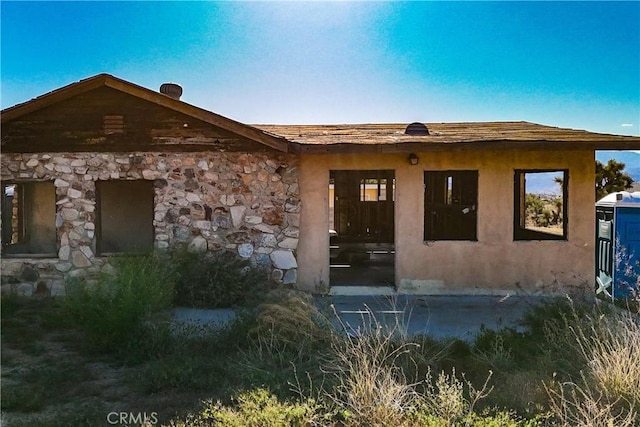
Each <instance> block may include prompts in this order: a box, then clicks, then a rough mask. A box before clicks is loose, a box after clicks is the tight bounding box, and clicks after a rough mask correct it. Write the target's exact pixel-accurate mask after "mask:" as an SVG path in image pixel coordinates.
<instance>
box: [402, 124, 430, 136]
mask: <svg viewBox="0 0 640 427" xmlns="http://www.w3.org/2000/svg"><path fill="white" fill-rule="evenodd" d="M404 133H405V135H429V129H427V126H426V125H425V124H424V123H420V122H413V123H411V124H410V125H409V126H407V128H406V129H405V130H404Z"/></svg>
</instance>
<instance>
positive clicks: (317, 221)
mask: <svg viewBox="0 0 640 427" xmlns="http://www.w3.org/2000/svg"><path fill="white" fill-rule="evenodd" d="M419 157H420V163H419V165H417V166H410V165H409V164H408V161H407V155H406V154H387V155H382V154H381V155H376V154H370V155H364V154H358V155H331V156H330V155H303V156H302V157H301V165H300V177H299V180H300V181H299V182H300V194H301V198H302V199H303V200H304V204H303V206H302V211H301V219H300V221H301V222H300V241H299V245H298V261H299V264H300V267H299V270H298V286H299V287H300V288H303V289H307V290H311V291H322V290H326V289H327V287H328V286H329V285H330V283H329V250H328V246H329V237H328V233H327V230H328V228H329V218H328V182H329V171H330V170H346V169H394V170H395V173H396V202H395V230H396V233H395V246H396V286H397V287H398V290H399V291H400V292H408V293H411V292H416V293H425V294H430V293H431V294H433V293H436V294H437V293H494V292H495V293H502V292H518V291H525V292H533V291H541V292H547V293H555V292H565V291H573V292H575V291H576V290H586V291H590V290H591V288H590V287H591V283H592V276H593V269H594V247H593V233H594V227H595V222H594V221H595V220H594V208H593V206H594V199H595V194H594V193H595V192H594V179H595V178H594V174H595V167H594V154H593V152H592V151H566V152H554V151H539V152H536V151H516V150H504V151H459V152H429V153H421V154H419ZM455 169H470V170H478V171H479V176H478V212H477V213H478V225H477V231H478V233H477V237H478V241H474V242H471V241H436V242H429V243H428V244H427V243H424V242H423V218H424V189H423V181H424V171H426V170H455ZM514 169H568V170H569V182H568V232H567V238H568V239H567V240H566V241H514V239H513V215H514V200H513V199H514V191H513V185H514V180H513V177H514Z"/></svg>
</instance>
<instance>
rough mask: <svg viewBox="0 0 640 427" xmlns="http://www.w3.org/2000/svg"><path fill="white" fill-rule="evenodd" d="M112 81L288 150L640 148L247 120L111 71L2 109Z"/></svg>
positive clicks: (532, 127)
mask: <svg viewBox="0 0 640 427" xmlns="http://www.w3.org/2000/svg"><path fill="white" fill-rule="evenodd" d="M103 86H106V87H110V88H113V89H116V90H119V91H122V92H124V93H127V94H130V95H132V96H135V97H138V98H140V99H143V100H146V101H149V102H153V103H155V104H157V105H160V106H162V107H165V108H169V109H172V110H175V111H178V112H180V113H183V114H186V115H189V116H191V117H194V118H196V119H199V120H202V121H204V122H207V123H209V124H212V125H214V126H218V127H220V128H222V129H225V130H227V131H229V132H231V133H233V134H236V135H239V136H241V137H244V138H248V139H250V140H253V141H255V142H258V143H261V144H263V145H265V146H268V147H271V148H274V149H276V150H278V151H281V152H289V153H303V154H304V153H308V154H314V153H318V154H320V153H394V152H395V153H405V152H414V151H415V152H421V151H440V150H452V151H458V150H477V149H542V150H558V149H563V150H567V149H569V150H572V149H573V150H580V149H588V150H596V149H598V150H603V149H610V150H616V149H620V150H625V149H640V137H637V136H623V135H609V134H601V133H594V132H588V131H584V130H575V129H564V128H557V127H552V126H544V125H539V124H535V123H530V122H469V123H425V124H426V125H427V127H428V128H429V132H430V135H420V136H418V135H406V134H404V130H405V128H406V124H343V125H246V124H243V123H240V122H237V121H235V120H232V119H229V118H226V117H223V116H220V115H218V114H216V113H213V112H211V111H207V110H204V109H202V108H199V107H196V106H194V105H191V104H187V103H186V102H183V101H180V100H176V99H173V98H170V97H168V96H166V95H163V94H161V93H159V92H156V91H153V90H150V89H146V88H144V87H142V86H138V85H136V84H133V83H130V82H128V81H125V80H122V79H119V78H117V77H114V76H112V75H109V74H98V75H96V76H93V77H90V78H87V79H85V80H81V81H79V82H76V83H72V84H70V85H67V86H64V87H62V88H60V89H56V90H54V91H52V92H49V93H46V94H44V95H41V96H39V97H37V98H34V99H32V100H30V101H27V102H24V103H21V104H17V105H15V106H13V107H9V108H7V109H5V110H3V111H2V112H1V116H0V119H1V122H2V123H6V122H9V121H11V120H13V119H15V118H19V117H21V116H23V115H25V114H29V113H31V112H34V111H37V110H39V109H42V108H44V107H47V106H50V105H53V104H55V103H57V102H60V101H63V100H66V99H69V98H71V97H73V96H76V95H79V94H82V93H85V92H88V91H91V90H93V89H96V88H99V87H103Z"/></svg>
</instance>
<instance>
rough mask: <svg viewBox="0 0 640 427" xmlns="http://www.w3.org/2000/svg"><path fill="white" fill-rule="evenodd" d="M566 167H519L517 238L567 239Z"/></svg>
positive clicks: (515, 218) (516, 174)
mask: <svg viewBox="0 0 640 427" xmlns="http://www.w3.org/2000/svg"><path fill="white" fill-rule="evenodd" d="M568 179H569V172H568V171H567V170H516V171H515V177H514V181H515V182H514V204H515V206H514V224H513V239H514V240H566V239H567V188H568V187H567V183H568Z"/></svg>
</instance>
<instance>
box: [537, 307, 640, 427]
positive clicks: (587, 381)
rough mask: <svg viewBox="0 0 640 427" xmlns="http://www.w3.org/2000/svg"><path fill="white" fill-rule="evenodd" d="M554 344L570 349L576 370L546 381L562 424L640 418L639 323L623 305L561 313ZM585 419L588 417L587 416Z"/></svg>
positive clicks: (627, 422)
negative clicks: (561, 325) (563, 316)
mask: <svg viewBox="0 0 640 427" xmlns="http://www.w3.org/2000/svg"><path fill="white" fill-rule="evenodd" d="M564 331H565V332H564V333H563V334H562V335H561V334H559V333H558V332H555V333H553V339H555V340H557V342H558V345H559V346H562V347H565V348H566V349H568V351H569V352H571V353H574V354H575V357H576V362H577V363H576V365H577V366H578V368H579V369H581V370H580V373H579V375H574V378H573V379H571V380H569V381H562V382H554V383H552V384H551V385H549V386H547V393H548V395H549V399H550V405H551V409H552V410H553V411H554V413H555V414H556V417H557V418H558V419H559V420H560V422H561V423H562V424H563V425H577V424H576V423H578V424H580V425H587V426H599V425H603V426H604V425H616V426H617V425H622V426H625V425H637V423H638V422H640V417H639V412H640V360H639V359H638V356H637V355H638V352H639V351H640V323H639V319H638V317H637V316H636V315H634V314H632V313H630V312H628V311H624V310H606V311H603V310H602V309H599V308H594V309H592V310H591V311H588V312H582V313H580V314H579V315H578V314H577V313H575V312H574V313H573V314H572V315H571V316H569V317H567V318H566V319H565V327H564ZM588 420H591V421H588Z"/></svg>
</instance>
